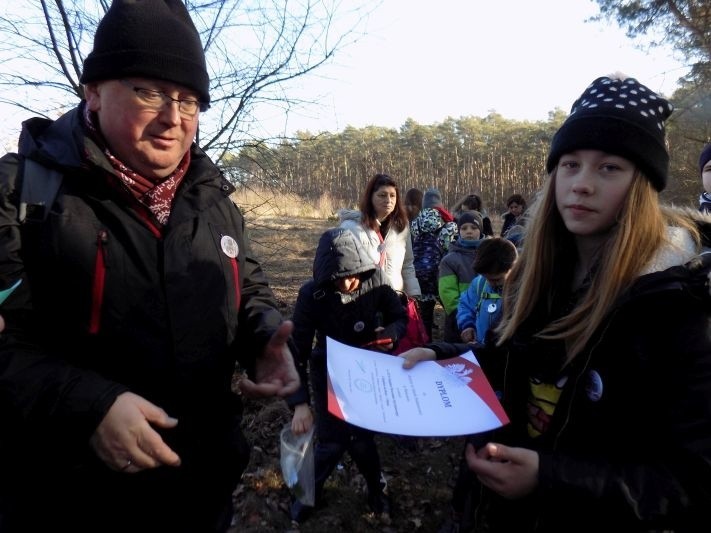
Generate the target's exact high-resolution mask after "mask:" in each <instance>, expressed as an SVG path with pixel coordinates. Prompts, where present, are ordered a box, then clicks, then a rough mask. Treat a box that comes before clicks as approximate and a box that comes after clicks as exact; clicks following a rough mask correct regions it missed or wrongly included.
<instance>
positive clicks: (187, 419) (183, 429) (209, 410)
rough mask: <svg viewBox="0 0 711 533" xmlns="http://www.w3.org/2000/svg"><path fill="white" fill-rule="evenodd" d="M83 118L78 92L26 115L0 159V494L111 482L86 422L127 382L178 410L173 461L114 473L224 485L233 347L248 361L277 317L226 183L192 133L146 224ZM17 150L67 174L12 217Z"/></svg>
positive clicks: (239, 457)
mask: <svg viewBox="0 0 711 533" xmlns="http://www.w3.org/2000/svg"><path fill="white" fill-rule="evenodd" d="M81 122H82V120H81V109H80V108H77V109H75V110H73V111H71V112H69V113H67V114H66V115H64V116H62V117H61V118H60V119H59V120H57V121H56V122H50V121H47V120H43V119H32V120H30V121H28V122H26V123H25V124H24V129H23V133H22V136H21V142H20V154H21V156H22V157H18V156H17V155H15V154H8V155H6V156H5V157H3V158H2V160H0V287H2V288H5V287H7V286H9V285H10V284H11V283H12V282H14V281H15V280H17V279H22V280H23V282H22V284H21V285H20V287H19V288H18V289H17V291H16V292H15V293H14V294H12V295H11V297H10V298H9V299H8V300H7V301H6V302H5V303H4V304H3V306H2V309H1V310H0V312H1V313H2V315H3V317H4V318H5V320H6V323H7V327H6V330H5V331H4V332H3V333H2V335H1V337H0V415H1V417H2V418H1V419H2V423H3V430H2V431H1V432H0V451H1V452H2V453H0V494H2V493H12V494H13V496H18V495H20V496H19V497H20V498H21V497H22V490H21V489H20V486H21V485H22V484H23V483H26V484H27V490H28V492H29V493H30V494H34V495H35V496H36V497H39V496H40V495H42V496H45V494H44V491H46V488H43V487H47V486H53V485H52V484H51V480H56V479H58V478H61V477H62V476H65V477H66V476H76V475H77V474H76V473H77V472H87V473H88V474H87V475H89V476H90V477H91V479H92V483H95V490H96V491H98V492H100V491H102V490H104V488H106V487H108V486H109V485H111V484H113V483H115V482H116V480H115V479H114V478H115V476H116V474H115V473H113V472H110V471H109V470H108V469H107V468H106V467H105V466H104V465H103V464H102V463H100V462H99V461H98V460H97V458H96V457H95V456H94V453H93V451H92V450H91V449H90V447H89V438H90V436H91V435H92V433H93V432H94V430H95V429H96V427H97V425H98V423H99V422H100V421H101V419H102V418H103V416H104V415H105V414H106V412H107V410H108V409H109V407H110V406H111V405H112V403H113V401H114V400H115V398H116V397H117V395H119V394H121V393H123V392H124V391H132V392H135V393H137V394H139V395H141V396H143V397H145V398H146V399H147V400H149V401H151V402H153V403H154V404H156V405H158V406H160V407H162V408H163V409H165V411H167V413H168V414H169V415H170V416H173V417H175V418H178V419H179V424H178V426H177V428H175V429H173V430H167V431H164V432H163V438H164V439H165V440H166V442H167V444H168V445H169V446H171V447H172V448H173V449H174V450H175V451H176V452H177V453H178V454H179V455H180V456H181V459H182V466H181V467H180V468H179V469H177V473H176V471H174V470H171V469H168V468H159V469H156V470H152V471H147V472H144V473H142V474H141V475H139V476H124V478H132V479H136V478H142V479H143V480H145V478H146V477H152V478H155V479H154V482H155V483H156V485H154V486H153V489H155V490H156V491H160V490H161V483H163V482H164V483H166V484H170V485H171V486H173V487H174V486H178V487H179V486H180V484H181V483H185V484H186V486H187V485H190V484H195V483H197V481H196V480H198V479H203V478H204V479H206V480H207V479H211V480H213V481H211V482H210V483H213V485H210V486H211V487H214V486H220V487H223V488H222V489H220V490H222V491H223V492H225V491H227V492H226V494H228V495H229V493H230V491H231V490H232V489H233V488H234V486H235V484H236V482H237V481H238V479H239V476H240V475H241V472H242V469H243V468H244V466H245V464H246V461H247V457H248V451H249V450H248V448H247V447H246V445H245V442H244V440H243V438H242V436H241V433H240V429H239V422H240V418H239V416H240V413H241V404H240V401H239V398H238V396H236V395H235V394H233V393H232V391H231V378H232V375H233V371H234V366H235V361H236V360H237V359H238V358H239V359H240V360H241V361H242V363H243V364H244V365H246V366H249V365H250V364H251V363H252V362H253V361H254V358H255V357H256V356H258V355H259V354H261V352H262V350H263V347H264V345H265V343H266V342H267V340H268V339H269V337H270V336H271V334H272V333H273V331H274V330H275V329H276V327H277V326H278V324H279V323H280V322H281V316H280V314H279V312H278V311H277V308H276V302H275V299H274V297H273V295H272V292H271V290H270V289H269V287H268V285H267V281H266V279H265V276H264V273H263V272H262V270H261V268H260V266H259V265H258V263H257V262H256V260H255V259H254V257H253V256H252V255H251V252H250V250H249V247H248V244H247V241H246V239H245V227H244V219H243V218H242V215H241V213H240V211H239V209H238V208H237V207H236V206H235V205H234V204H233V202H232V200H231V199H230V193H232V192H233V190H234V189H233V187H232V186H231V185H230V184H229V183H228V182H227V181H226V180H225V179H224V178H223V177H222V176H221V174H220V172H219V170H218V169H217V167H216V166H215V165H214V164H213V163H212V162H211V161H210V160H209V158H208V157H207V156H206V155H205V154H204V153H203V152H202V151H201V150H200V149H199V148H197V147H196V146H195V145H193V147H192V149H191V150H192V161H191V164H190V167H189V170H188V172H187V174H186V175H185V177H184V179H183V182H182V183H181V185H180V187H179V189H178V190H177V192H176V194H175V198H174V201H173V207H172V211H171V214H170V218H169V220H168V222H167V225H166V226H165V227H164V229H163V232H162V235H161V236H157V235H155V234H154V233H153V232H151V231H150V230H149V228H148V227H147V226H146V224H144V223H143V222H142V221H141V218H140V217H139V216H138V215H137V214H136V211H135V210H134V209H133V207H131V205H129V204H130V199H129V200H127V199H126V197H127V195H125V194H122V191H119V190H118V189H117V188H116V186H109V185H108V184H107V178H106V173H111V172H112V168H111V166H110V164H109V163H108V161H107V160H106V159H105V157H104V155H103V154H102V153H101V151H100V150H99V149H98V147H97V146H96V145H95V144H94V143H93V142H92V141H91V140H90V139H89V138H88V137H86V135H85V133H84V128H83V125H82V124H81ZM84 154H86V156H84ZM23 158H30V159H34V160H37V161H39V162H41V163H43V164H45V165H47V166H51V167H52V168H55V169H58V170H60V171H61V172H62V174H63V176H64V177H63V181H62V187H61V190H60V192H59V194H58V196H57V198H56V201H55V202H54V205H52V206H51V212H50V214H49V217H48V219H47V221H46V222H43V223H31V222H28V223H25V224H22V225H20V224H19V223H18V211H17V205H18V197H19V192H20V190H19V178H20V177H21V176H22V174H21V169H22V160H23ZM230 238H231V239H232V241H230ZM230 242H236V244H237V252H236V257H231V255H234V254H233V253H228V252H229V250H230V247H229V244H230ZM161 480H163V481H161ZM47 483H50V484H49V485H48V484H47ZM127 483H129V482H127ZM165 486H167V485H165ZM38 488H42V489H41V490H42V491H43V492H41V493H40V492H38ZM196 488H197V486H196ZM127 490H133V489H132V488H131V485H130V484H129V487H128V489H127ZM4 496H7V494H5V495H4ZM52 497H54V496H52ZM107 497H108V496H107ZM0 501H2V500H0ZM80 505H81V504H80ZM87 505H88V504H87ZM119 507H121V501H117V508H119ZM121 512H122V513H126V512H130V510H129V511H127V510H126V509H121ZM0 514H1V509H0Z"/></svg>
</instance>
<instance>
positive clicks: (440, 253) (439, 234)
mask: <svg viewBox="0 0 711 533" xmlns="http://www.w3.org/2000/svg"><path fill="white" fill-rule="evenodd" d="M456 231H457V225H456V224H455V223H454V222H447V223H444V224H443V221H442V218H441V217H440V215H439V213H438V212H437V211H436V210H434V209H426V210H423V211H421V212H420V215H418V217H417V218H416V219H415V220H413V223H412V231H411V233H412V255H413V263H414V266H415V275H416V276H417V281H418V282H419V283H420V290H421V291H422V294H423V295H438V294H439V287H438V281H439V263H440V261H441V260H442V258H443V257H444V254H446V253H447V246H448V245H449V243H450V242H451V240H452V238H453V236H454V235H455V234H456Z"/></svg>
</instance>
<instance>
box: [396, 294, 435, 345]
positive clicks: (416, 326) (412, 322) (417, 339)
mask: <svg viewBox="0 0 711 533" xmlns="http://www.w3.org/2000/svg"><path fill="white" fill-rule="evenodd" d="M403 296H404V295H403ZM406 298H407V304H406V306H407V318H408V321H407V329H406V330H405V336H404V337H403V338H402V339H400V342H398V344H397V347H396V348H395V349H394V350H393V352H392V353H393V354H395V355H397V354H401V353H403V352H406V351H407V350H409V349H410V348H417V347H418V346H424V345H425V344H427V343H428V342H430V338H429V337H428V336H427V330H426V329H425V323H424V322H422V317H421V316H420V311H419V309H418V308H417V301H416V300H415V299H414V298H410V297H409V296H407V297H406Z"/></svg>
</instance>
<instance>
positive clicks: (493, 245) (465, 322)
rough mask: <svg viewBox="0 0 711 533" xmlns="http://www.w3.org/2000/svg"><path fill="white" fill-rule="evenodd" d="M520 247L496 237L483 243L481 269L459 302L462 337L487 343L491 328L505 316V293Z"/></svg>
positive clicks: (478, 259)
mask: <svg viewBox="0 0 711 533" xmlns="http://www.w3.org/2000/svg"><path fill="white" fill-rule="evenodd" d="M516 256H517V252H516V247H515V246H514V244H513V243H512V242H511V241H509V240H508V239H504V238H501V237H496V238H493V239H486V240H485V241H484V242H482V243H481V245H480V246H479V248H478V250H477V255H476V258H475V259H474V265H473V266H474V270H475V271H476V272H477V273H478V276H477V277H475V278H474V279H473V280H472V282H471V284H470V285H469V287H468V288H467V290H466V292H464V293H462V295H461V297H460V299H459V305H458V306H457V326H458V328H459V332H460V336H461V339H462V341H464V342H471V343H476V342H479V343H484V341H485V339H486V334H487V332H488V331H489V330H490V329H492V327H493V326H494V325H495V324H496V323H497V321H498V320H499V318H500V317H501V293H502V292H503V285H504V281H505V280H506V277H507V276H508V275H509V272H511V268H512V267H513V265H514V262H515V261H516Z"/></svg>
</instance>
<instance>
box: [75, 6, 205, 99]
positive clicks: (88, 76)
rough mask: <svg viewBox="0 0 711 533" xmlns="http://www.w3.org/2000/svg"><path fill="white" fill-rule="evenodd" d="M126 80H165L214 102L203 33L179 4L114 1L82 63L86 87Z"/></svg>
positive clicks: (200, 97)
mask: <svg viewBox="0 0 711 533" xmlns="http://www.w3.org/2000/svg"><path fill="white" fill-rule="evenodd" d="M128 76H139V77H142V78H153V79H159V80H165V81H169V82H172V83H176V84H178V85H182V86H184V87H187V88H189V89H193V90H194V91H196V92H197V93H198V97H199V99H200V101H201V102H203V103H205V104H208V103H210V78H209V76H208V74H207V67H206V64H205V53H204V52H203V49H202V44H201V42H200V35H199V34H198V32H197V29H195V25H194V24H193V21H192V20H191V19H190V15H188V10H187V9H186V7H185V4H183V2H182V1H181V0H114V2H113V3H112V4H111V7H110V8H109V10H108V11H107V12H106V15H105V16H104V18H103V19H102V20H101V22H100V23H99V27H98V28H97V30H96V35H95V36H94V49H93V50H92V51H91V53H90V54H89V55H88V56H87V58H86V59H85V60H84V72H83V73H82V75H81V79H80V81H81V82H82V83H90V82H93V81H103V80H112V79H120V78H125V77H128Z"/></svg>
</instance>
